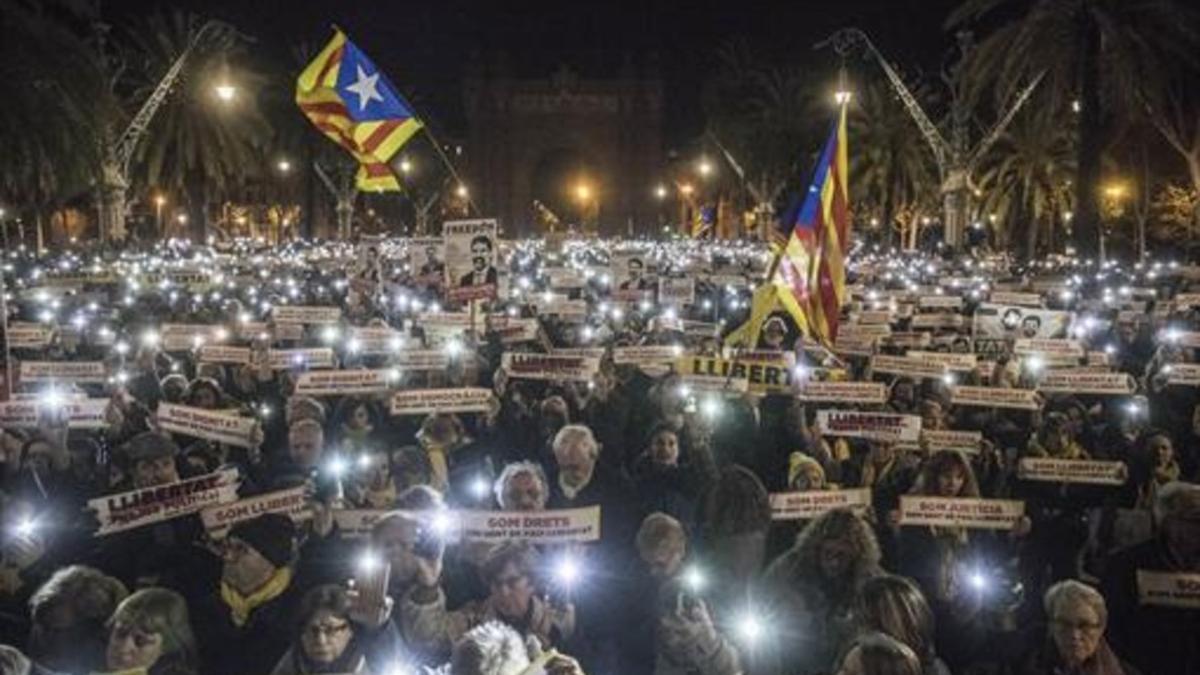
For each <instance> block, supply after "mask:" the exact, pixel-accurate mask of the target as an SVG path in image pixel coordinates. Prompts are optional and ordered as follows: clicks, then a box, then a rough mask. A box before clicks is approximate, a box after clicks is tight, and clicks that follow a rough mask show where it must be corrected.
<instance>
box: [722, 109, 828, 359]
mask: <svg viewBox="0 0 1200 675" xmlns="http://www.w3.org/2000/svg"><path fill="white" fill-rule="evenodd" d="M848 157H849V149H848V147H847V138H846V105H845V104H842V108H841V112H840V113H839V115H838V119H837V120H836V121H835V122H834V125H833V129H832V130H831V131H830V134H829V138H828V139H827V140H826V141H825V146H824V147H823V148H822V150H821V157H820V159H819V160H818V161H817V165H816V168H815V170H814V171H813V177H812V182H811V183H809V186H808V191H807V192H806V193H805V195H804V197H803V201H802V202H801V203H800V208H799V209H797V210H794V211H790V212H789V213H788V216H789V220H790V221H791V222H785V223H784V225H785V226H789V227H788V236H787V240H786V244H785V245H784V246H783V247H782V249H781V250H780V251H779V252H778V253H777V255H776V257H775V260H774V262H773V264H772V266H771V272H770V274H769V275H768V281H767V283H765V284H763V285H762V286H760V287H759V288H758V289H756V290H755V292H754V298H753V300H752V301H751V307H750V318H749V319H748V320H747V321H746V323H745V324H743V325H742V326H740V327H739V328H737V329H736V330H734V331H733V332H732V333H730V334H729V336H727V337H726V339H725V342H726V344H729V345H733V344H741V345H742V346H744V347H747V348H750V349H753V348H754V347H755V345H756V344H757V342H758V334H759V332H760V331H761V330H762V323H763V322H764V321H765V320H766V318H767V317H768V316H770V314H771V313H773V312H775V311H777V310H778V309H784V310H786V311H787V313H788V314H789V315H790V316H791V317H792V320H793V321H795V322H796V327H797V328H798V329H799V330H800V331H801V332H802V333H803V334H805V335H807V336H810V337H812V338H814V339H816V340H818V341H820V342H821V343H822V344H824V345H826V346H831V345H832V344H833V343H834V340H835V339H836V338H837V330H838V319H839V317H840V315H841V311H842V305H843V304H844V303H845V301H846V270H845V258H846V251H847V248H848V246H849V242H850V188H849V173H848V172H849V161H848Z"/></svg>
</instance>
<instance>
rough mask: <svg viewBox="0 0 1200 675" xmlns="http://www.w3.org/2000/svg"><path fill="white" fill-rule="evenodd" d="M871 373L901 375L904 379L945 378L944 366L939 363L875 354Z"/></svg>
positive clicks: (872, 358)
mask: <svg viewBox="0 0 1200 675" xmlns="http://www.w3.org/2000/svg"><path fill="white" fill-rule="evenodd" d="M871 371H872V372H874V373H884V374H887V375H903V376H904V377H913V378H918V379H920V378H925V379H931V380H936V379H941V378H943V377H945V376H946V366H944V365H942V364H940V363H930V362H929V361H925V360H918V359H913V358H909V357H907V356H888V355H885V354H876V355H874V356H872V357H871Z"/></svg>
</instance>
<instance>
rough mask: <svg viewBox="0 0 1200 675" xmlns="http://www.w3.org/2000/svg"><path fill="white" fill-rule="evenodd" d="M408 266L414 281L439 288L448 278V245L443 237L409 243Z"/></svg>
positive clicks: (419, 239) (413, 240) (421, 239)
mask: <svg viewBox="0 0 1200 675" xmlns="http://www.w3.org/2000/svg"><path fill="white" fill-rule="evenodd" d="M408 266H409V271H410V273H411V274H412V277H413V280H414V281H415V282H416V283H418V284H422V285H425V286H439V285H441V283H442V280H443V279H444V278H445V276H446V244H445V242H444V241H442V238H441V237H422V238H417V239H410V240H409V242H408Z"/></svg>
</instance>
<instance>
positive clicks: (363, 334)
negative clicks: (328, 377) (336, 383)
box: [331, 326, 404, 361]
mask: <svg viewBox="0 0 1200 675" xmlns="http://www.w3.org/2000/svg"><path fill="white" fill-rule="evenodd" d="M403 344H404V337H403V336H402V335H401V334H400V332H399V331H396V330H393V329H391V328H389V327H386V326H384V327H377V326H370V327H364V326H355V327H353V328H351V329H350V340H349V342H347V348H348V349H349V350H350V351H352V352H354V353H356V354H362V355H364V356H382V355H386V354H391V353H392V352H394V351H396V350H397V349H399V348H400V347H401V346H402V345H403ZM331 361H332V359H331Z"/></svg>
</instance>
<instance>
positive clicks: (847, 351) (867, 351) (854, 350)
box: [833, 330, 878, 356]
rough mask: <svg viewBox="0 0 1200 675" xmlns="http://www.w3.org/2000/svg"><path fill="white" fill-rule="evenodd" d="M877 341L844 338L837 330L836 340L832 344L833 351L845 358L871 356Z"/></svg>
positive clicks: (874, 339) (872, 339)
mask: <svg viewBox="0 0 1200 675" xmlns="http://www.w3.org/2000/svg"><path fill="white" fill-rule="evenodd" d="M877 339H878V338H857V337H846V336H844V335H842V332H841V330H839V331H838V336H837V340H836V341H835V342H834V343H833V351H835V352H837V353H838V354H844V355H846V356H871V355H872V354H874V353H875V341H876V340H877Z"/></svg>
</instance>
